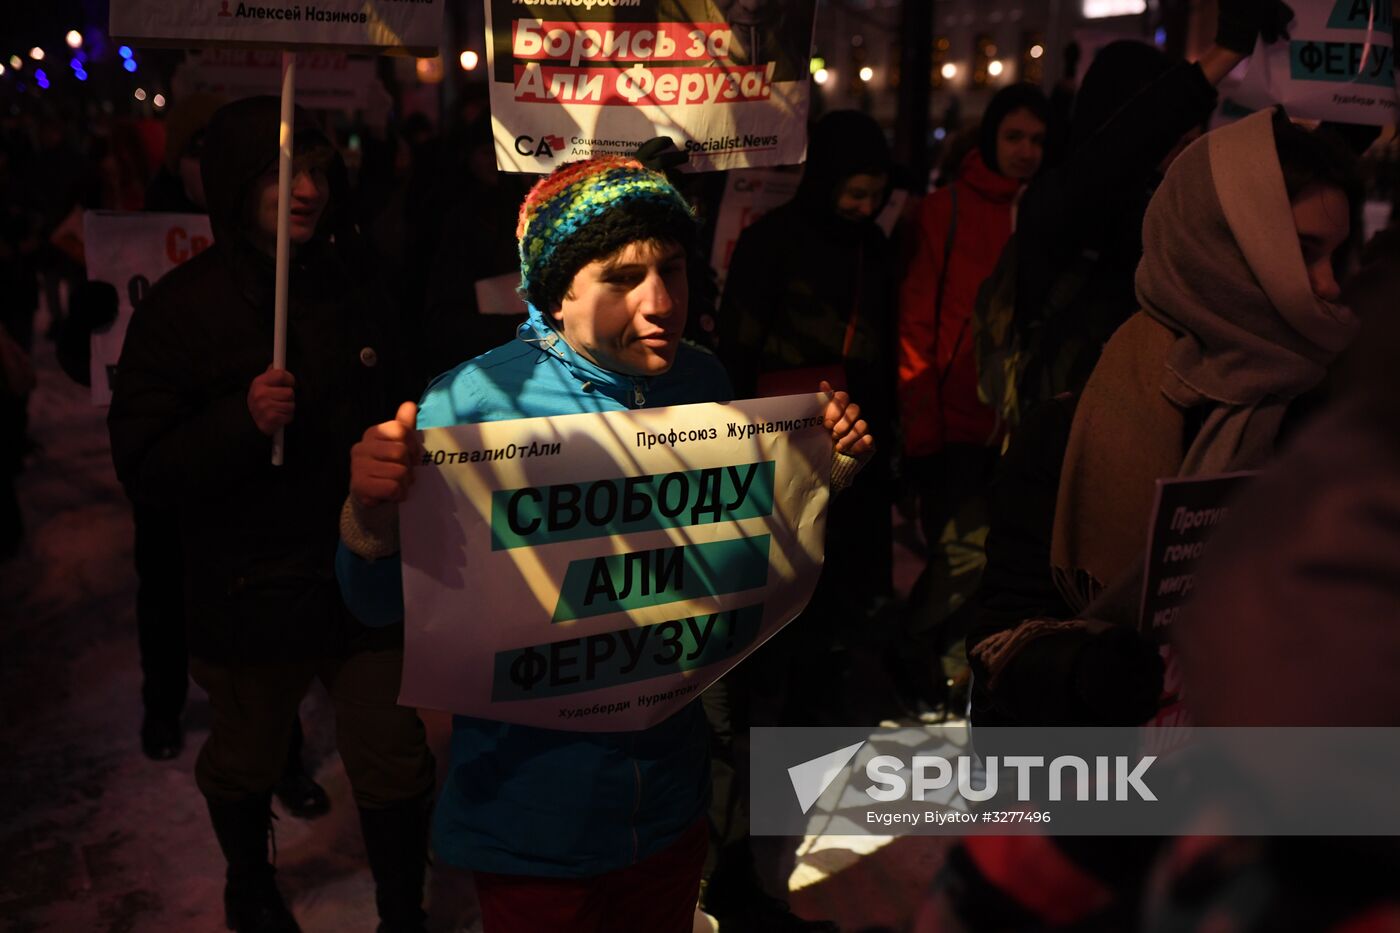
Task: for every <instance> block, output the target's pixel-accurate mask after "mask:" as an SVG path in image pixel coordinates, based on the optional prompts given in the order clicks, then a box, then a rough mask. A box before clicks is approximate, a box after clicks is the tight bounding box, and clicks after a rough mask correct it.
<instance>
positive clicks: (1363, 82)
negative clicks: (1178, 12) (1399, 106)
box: [1229, 0, 1397, 126]
mask: <svg viewBox="0 0 1400 933" xmlns="http://www.w3.org/2000/svg"><path fill="white" fill-rule="evenodd" d="M1289 5H1290V6H1291V7H1292V8H1293V11H1294V13H1295V14H1296V15H1295V18H1294V20H1293V22H1292V24H1291V25H1290V26H1289V39H1288V41H1286V42H1283V41H1280V42H1275V43H1272V44H1270V45H1265V44H1263V42H1262V41H1261V42H1260V43H1259V44H1257V45H1256V46H1255V48H1254V54H1253V55H1251V56H1250V57H1249V62H1248V70H1247V71H1246V72H1245V74H1244V77H1243V78H1242V79H1241V80H1240V82H1239V85H1238V86H1237V87H1234V88H1232V89H1231V91H1230V94H1229V96H1230V99H1231V100H1232V101H1234V103H1235V104H1236V105H1237V106H1238V107H1240V108H1242V109H1244V110H1258V109H1262V108H1263V107H1267V106H1270V105H1272V104H1283V105H1284V107H1285V108H1286V109H1287V111H1288V114H1289V116H1292V117H1297V118H1300V119H1305V120H1335V121H1338V122H1342V123H1363V124H1368V125H1371V126H1389V125H1390V124H1392V123H1394V122H1395V119H1396V94H1397V92H1396V84H1395V38H1394V31H1395V23H1394V18H1393V15H1392V9H1391V0H1292V2H1291V3H1290V4H1289Z"/></svg>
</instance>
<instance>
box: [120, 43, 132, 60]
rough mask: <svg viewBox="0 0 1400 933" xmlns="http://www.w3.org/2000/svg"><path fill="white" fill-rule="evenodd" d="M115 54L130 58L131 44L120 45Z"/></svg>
mask: <svg viewBox="0 0 1400 933" xmlns="http://www.w3.org/2000/svg"><path fill="white" fill-rule="evenodd" d="M117 54H118V55H120V56H121V57H122V58H131V46H129V45H124V46H122V47H121V48H119V49H117Z"/></svg>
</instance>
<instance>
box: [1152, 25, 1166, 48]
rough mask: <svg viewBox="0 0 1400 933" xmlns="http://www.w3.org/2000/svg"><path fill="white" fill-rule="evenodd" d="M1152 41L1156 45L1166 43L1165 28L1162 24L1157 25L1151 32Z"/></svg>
mask: <svg viewBox="0 0 1400 933" xmlns="http://www.w3.org/2000/svg"><path fill="white" fill-rule="evenodd" d="M1152 41H1153V42H1155V43H1157V44H1158V45H1166V44H1167V30H1166V27H1164V26H1158V27H1157V31H1156V32H1154V33H1153V34H1152Z"/></svg>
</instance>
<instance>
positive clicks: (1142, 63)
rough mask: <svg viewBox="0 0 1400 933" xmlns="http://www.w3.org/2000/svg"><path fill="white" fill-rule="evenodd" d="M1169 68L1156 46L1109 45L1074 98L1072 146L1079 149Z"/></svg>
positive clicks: (1128, 42)
mask: <svg viewBox="0 0 1400 933" xmlns="http://www.w3.org/2000/svg"><path fill="white" fill-rule="evenodd" d="M1169 66H1170V63H1169V62H1168V61H1167V57H1166V56H1165V55H1163V54H1162V52H1161V50H1159V49H1158V48H1157V47H1156V46H1152V45H1148V44H1147V43H1145V42H1136V41H1133V40H1131V39H1122V40H1119V41H1117V42H1110V43H1109V44H1108V45H1106V46H1104V47H1103V48H1102V49H1100V50H1099V53H1098V54H1097V55H1095V56H1094V61H1093V62H1092V63H1091V64H1090V65H1089V70H1088V71H1086V72H1085V73H1084V80H1083V81H1081V82H1080V84H1079V91H1078V92H1077V93H1076V94H1075V98H1074V118H1073V119H1072V120H1071V121H1070V146H1071V148H1077V147H1078V146H1079V145H1080V144H1081V143H1083V142H1084V141H1085V140H1086V139H1088V138H1089V137H1090V136H1093V135H1094V134H1095V133H1096V132H1098V131H1099V128H1100V127H1102V126H1103V125H1104V124H1105V123H1107V122H1108V120H1109V118H1110V117H1112V116H1113V115H1114V114H1115V113H1117V112H1118V111H1119V110H1122V109H1123V106H1124V105H1125V104H1127V103H1128V101H1130V100H1132V99H1133V98H1134V97H1135V96H1137V93H1138V92H1139V91H1141V90H1142V89H1143V88H1145V87H1147V86H1148V85H1149V84H1151V83H1152V82H1153V81H1156V80H1157V79H1158V78H1160V77H1161V76H1162V74H1163V73H1164V72H1165V71H1166V70H1167V68H1168V67H1169Z"/></svg>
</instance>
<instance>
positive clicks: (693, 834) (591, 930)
mask: <svg viewBox="0 0 1400 933" xmlns="http://www.w3.org/2000/svg"><path fill="white" fill-rule="evenodd" d="M708 845H709V828H708V826H707V824H706V822H705V820H704V819H703V818H702V819H699V820H697V821H696V822H695V825H693V826H691V827H690V829H687V830H686V831H685V832H684V833H683V834H682V835H681V836H680V838H679V839H677V840H676V841H675V842H673V843H671V844H670V845H669V846H667V847H666V848H664V849H662V850H661V851H660V852H657V853H656V854H654V855H651V856H649V857H648V858H645V859H643V860H642V861H640V862H638V863H637V864H635V865H629V866H628V867H627V868H619V869H617V870H616V871H610V872H608V873H607V874H603V875H595V876H593V877H591V878H539V877H535V876H532V875H496V874H491V873H489V872H480V871H479V872H475V877H476V890H477V895H478V897H479V898H480V900H481V917H482V921H483V926H484V927H485V930H486V933H690V931H691V929H692V924H693V922H694V917H695V905H696V903H697V902H698V901H699V899H700V874H701V872H702V871H703V870H704V867H705V850H706V848H707V847H708Z"/></svg>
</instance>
